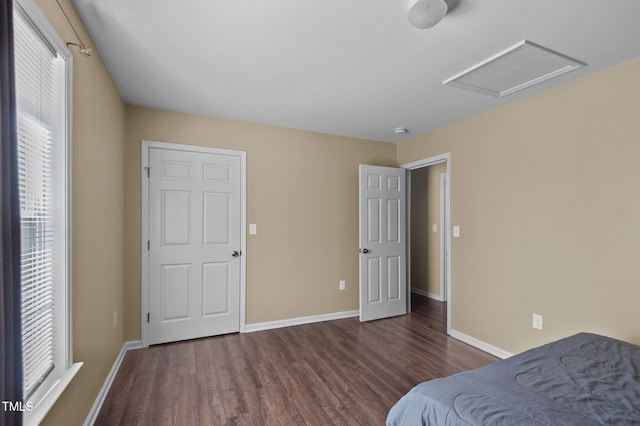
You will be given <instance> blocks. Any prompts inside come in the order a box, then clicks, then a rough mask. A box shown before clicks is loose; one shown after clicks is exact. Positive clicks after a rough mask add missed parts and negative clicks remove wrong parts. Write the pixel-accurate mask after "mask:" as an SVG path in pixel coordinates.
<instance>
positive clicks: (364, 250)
mask: <svg viewBox="0 0 640 426" xmlns="http://www.w3.org/2000/svg"><path fill="white" fill-rule="evenodd" d="M360 251H361V252H362V253H364V254H367V253H369V249H366V248H365V249H362V250H360Z"/></svg>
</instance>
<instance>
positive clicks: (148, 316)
mask: <svg viewBox="0 0 640 426" xmlns="http://www.w3.org/2000/svg"><path fill="white" fill-rule="evenodd" d="M149 318H150V315H149V312H147V322H149Z"/></svg>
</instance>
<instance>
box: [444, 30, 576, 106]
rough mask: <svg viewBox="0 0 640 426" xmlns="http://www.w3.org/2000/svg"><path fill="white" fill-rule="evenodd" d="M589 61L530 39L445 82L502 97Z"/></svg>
mask: <svg viewBox="0 0 640 426" xmlns="http://www.w3.org/2000/svg"><path fill="white" fill-rule="evenodd" d="M584 65H586V64H585V63H583V62H580V61H578V60H576V59H573V58H570V57H568V56H565V55H563V54H561V53H558V52H555V51H553V50H550V49H547V48H546V47H542V46H540V45H537V44H535V43H532V42H530V41H527V40H523V41H521V42H519V43H518V44H516V45H514V46H511V47H510V48H508V49H506V50H504V51H502V52H500V53H498V54H497V55H495V56H492V57H491V58H489V59H487V60H485V61H483V62H481V63H479V64H477V65H474V66H473V67H471V68H469V69H468V70H466V71H463V72H461V73H460V74H458V75H456V76H454V77H451V78H450V79H448V80H445V81H443V82H442V84H446V85H448V86H455V87H459V88H461V89H466V90H471V91H473V92H478V93H483V94H485V95H490V96H494V97H496V98H501V97H503V96H507V95H510V94H512V93H515V92H518V91H520V90H523V89H526V88H527V87H531V86H533V85H535V84H539V83H542V82H543V81H547V80H550V79H552V78H554V77H558V76H560V75H562V74H566V73H568V72H571V71H573V70H576V69H578V68H580V67H583V66H584Z"/></svg>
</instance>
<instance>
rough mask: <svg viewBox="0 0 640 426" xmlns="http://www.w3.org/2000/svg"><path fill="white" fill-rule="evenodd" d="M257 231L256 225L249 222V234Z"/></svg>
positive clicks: (254, 233)
mask: <svg viewBox="0 0 640 426" xmlns="http://www.w3.org/2000/svg"><path fill="white" fill-rule="evenodd" d="M257 233H258V227H257V226H256V224H255V223H250V224H249V235H256V234H257Z"/></svg>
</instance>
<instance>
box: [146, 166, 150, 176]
mask: <svg viewBox="0 0 640 426" xmlns="http://www.w3.org/2000/svg"><path fill="white" fill-rule="evenodd" d="M144 169H145V170H146V171H147V177H151V167H149V166H145V168H144Z"/></svg>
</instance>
